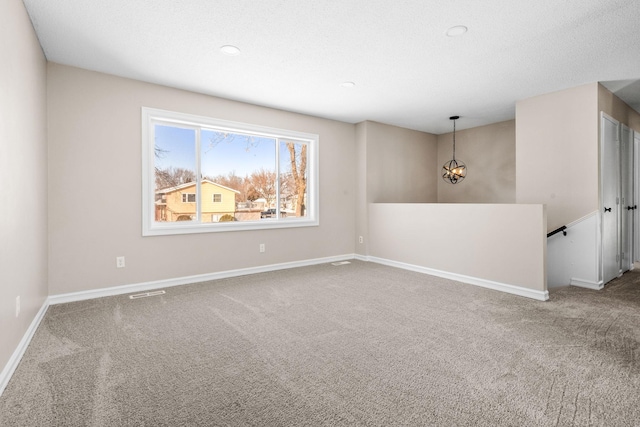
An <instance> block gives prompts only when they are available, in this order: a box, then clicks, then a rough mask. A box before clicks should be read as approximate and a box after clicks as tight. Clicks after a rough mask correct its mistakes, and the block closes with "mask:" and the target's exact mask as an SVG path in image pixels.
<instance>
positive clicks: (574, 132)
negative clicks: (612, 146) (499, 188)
mask: <svg viewBox="0 0 640 427" xmlns="http://www.w3.org/2000/svg"><path fill="white" fill-rule="evenodd" d="M598 121H599V120H598V84H597V83H591V84H587V85H583V86H579V87H575V88H572V89H567V90H563V91H560V92H554V93H550V94H546V95H541V96H536V97H533V98H529V99H525V100H522V101H518V102H517V103H516V164H517V168H516V203H542V204H546V205H547V227H548V230H553V229H556V228H558V227H560V226H562V225H566V224H568V223H570V222H572V221H575V220H577V219H579V218H582V217H584V216H585V215H588V214H589V213H591V212H593V211H595V210H597V209H598V182H599V181H598Z"/></svg>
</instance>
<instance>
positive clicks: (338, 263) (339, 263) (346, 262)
mask: <svg viewBox="0 0 640 427" xmlns="http://www.w3.org/2000/svg"><path fill="white" fill-rule="evenodd" d="M345 264H351V263H350V262H349V261H338V262H332V263H331V265H345Z"/></svg>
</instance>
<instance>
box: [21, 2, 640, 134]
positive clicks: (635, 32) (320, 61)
mask: <svg viewBox="0 0 640 427" xmlns="http://www.w3.org/2000/svg"><path fill="white" fill-rule="evenodd" d="M24 3H25V5H26V7H27V10H28V12H29V15H30V16H31V19H32V21H33V24H34V27H35V29H36V32H37V34H38V37H39V39H40V43H41V44H42V47H43V50H44V53H45V55H46V57H47V59H48V60H49V61H53V62H57V63H61V64H67V65H72V66H76V67H80V68H86V69H89V70H96V71H101V72H104V73H109V74H115V75H118V76H123V77H128V78H132V79H137V80H143V81H147V82H152V83H157V84H161V85H166V86H172V87H176V88H181V89H186V90H190V91H194V92H200V93H205V94H210V95H215V96H219V97H223V98H228V99H234V100H239V101H245V102H249V103H253V104H258V105H264V106H269V107H274V108H279V109H283V110H288V111H295V112H300V113H306V114H311V115H314V116H319V117H326V118H330V119H336V120H341V121H345V122H349V123H357V122H361V121H363V120H374V121H378V122H382V123H387V124H392V125H397V126H402V127H406V128H410V129H417V130H423V131H426V132H431V133H435V134H440V133H445V132H449V131H450V130H451V122H450V120H449V116H451V115H459V116H461V118H460V120H458V122H457V127H458V129H465V128H469V127H475V126H480V125H484V124H489V123H495V122H499V121H503V120H509V119H512V118H514V117H515V102H516V101H517V100H519V99H524V98H528V97H531V96H535V95H540V94H544V93H549V92H553V91H557V90H562V89H566V88H570V87H574V86H578V85H581V84H585V83H591V82H596V81H601V82H611V83H606V85H607V87H610V88H612V90H614V91H618V90H619V91H620V93H619V95H620V96H621V97H622V96H623V95H624V99H625V100H626V101H627V103H629V104H634V105H632V106H633V107H634V108H635V109H636V110H639V111H640V85H639V84H638V82H637V81H638V80H639V79H640V48H639V47H640V5H639V4H638V2H637V0H562V1H558V0H535V1H532V0H483V1H478V0H216V1H213V0H108V1H105V0H56V1H51V0H24ZM455 25H464V26H467V27H468V29H469V31H468V32H467V33H466V34H464V35H462V36H459V37H448V36H447V35H446V34H445V33H446V31H447V29H448V28H450V27H452V26H455ZM227 44H232V45H235V46H237V47H239V48H240V49H241V53H240V55H238V56H226V55H223V54H222V53H221V52H220V50H219V48H220V47H221V46H223V45H227ZM345 81H353V82H355V84H356V85H355V87H353V88H344V87H342V86H340V84H341V83H343V82H345Z"/></svg>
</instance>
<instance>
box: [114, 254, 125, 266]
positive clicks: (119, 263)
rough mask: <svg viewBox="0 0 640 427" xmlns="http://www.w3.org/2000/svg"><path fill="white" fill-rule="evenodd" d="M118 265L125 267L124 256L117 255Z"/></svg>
mask: <svg viewBox="0 0 640 427" xmlns="http://www.w3.org/2000/svg"><path fill="white" fill-rule="evenodd" d="M116 267H117V268H124V257H123V256H119V257H116Z"/></svg>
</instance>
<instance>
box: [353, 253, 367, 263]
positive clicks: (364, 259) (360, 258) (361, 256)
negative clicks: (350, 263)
mask: <svg viewBox="0 0 640 427" xmlns="http://www.w3.org/2000/svg"><path fill="white" fill-rule="evenodd" d="M353 259H357V260H358V261H369V255H360V254H355V255H354V256H353Z"/></svg>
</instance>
